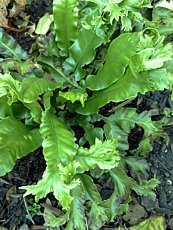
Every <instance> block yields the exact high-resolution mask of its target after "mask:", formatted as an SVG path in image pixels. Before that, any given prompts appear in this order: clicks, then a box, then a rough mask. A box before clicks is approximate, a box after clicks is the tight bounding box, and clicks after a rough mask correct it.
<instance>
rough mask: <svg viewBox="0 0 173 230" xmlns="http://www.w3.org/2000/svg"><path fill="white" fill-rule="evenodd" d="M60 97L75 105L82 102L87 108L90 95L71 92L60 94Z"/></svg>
mask: <svg viewBox="0 0 173 230" xmlns="http://www.w3.org/2000/svg"><path fill="white" fill-rule="evenodd" d="M59 95H60V96H61V97H63V98H65V99H66V100H69V101H71V102H72V103H74V102H75V101H80V103H81V105H82V107H84V106H85V101H86V100H87V97H88V94H87V93H81V92H79V91H76V92H75V91H69V92H61V91H60V92H59Z"/></svg>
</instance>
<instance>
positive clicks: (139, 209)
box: [0, 0, 173, 230]
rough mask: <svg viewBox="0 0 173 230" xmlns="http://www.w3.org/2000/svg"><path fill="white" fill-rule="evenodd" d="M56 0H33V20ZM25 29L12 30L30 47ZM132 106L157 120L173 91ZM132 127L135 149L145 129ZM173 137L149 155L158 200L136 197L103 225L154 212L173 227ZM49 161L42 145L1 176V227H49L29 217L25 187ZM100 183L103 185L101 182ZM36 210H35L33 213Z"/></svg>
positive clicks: (107, 108)
mask: <svg viewBox="0 0 173 230" xmlns="http://www.w3.org/2000/svg"><path fill="white" fill-rule="evenodd" d="M51 9H52V0H42V1H38V0H33V1H32V4H31V5H29V6H28V7H27V8H26V13H27V14H28V15H31V18H30V21H31V22H32V23H37V21H38V19H39V18H40V17H41V16H43V15H44V14H45V13H46V12H51ZM25 32H26V31H23V32H22V33H17V32H15V33H11V34H12V35H13V36H14V37H15V38H16V40H17V41H18V42H19V44H21V45H22V47H23V48H24V49H25V50H27V51H29V50H30V48H31V46H32V44H33V42H34V40H35V38H32V37H30V36H29V35H27V34H26V33H25ZM114 106H115V103H110V104H108V105H106V106H105V107H103V108H102V109H101V110H100V113H101V114H103V115H105V116H107V115H109V113H110V111H111V110H112V109H113V108H114ZM128 106H131V107H135V108H137V111H138V112H142V111H144V110H148V111H149V110H150V111H152V113H153V120H158V119H160V118H161V117H162V113H163V110H164V108H165V107H172V104H171V102H170V93H169V92H168V91H163V92H155V93H147V94H146V95H145V96H142V95H139V96H138V97H137V99H135V100H132V101H130V103H129V104H128ZM73 128H74V131H75V133H76V137H77V138H80V137H81V136H82V135H83V130H81V129H80V128H79V127H78V126H74V127H73ZM136 130H138V129H137V127H136V129H133V130H132V131H131V135H130V137H129V142H130V148H131V149H133V148H134V147H136V145H137V144H138V143H139V141H140V140H141V137H142V133H139V132H136ZM166 131H167V133H168V135H169V137H170V140H172V141H170V142H169V144H167V143H165V141H163V139H157V140H156V141H155V142H154V148H153V151H152V152H151V153H150V154H149V155H148V157H147V161H148V164H149V166H150V170H149V171H148V177H149V178H151V177H153V176H156V177H157V178H158V179H159V181H160V185H159V186H158V187H157V189H156V195H157V198H156V200H151V199H150V198H148V197H142V198H139V197H136V200H134V201H133V202H132V203H131V205H130V214H127V215H124V216H123V217H122V218H120V219H118V220H117V222H115V223H112V224H111V225H108V226H105V227H103V228H102V229H104V230H109V229H116V228H115V227H117V224H118V223H124V225H125V226H127V227H128V226H129V225H133V224H136V223H138V222H139V221H141V219H143V218H147V217H149V216H151V215H153V214H156V215H162V216H164V217H165V218H166V224H167V229H173V157H172V155H173V127H169V128H167V129H166ZM45 167H46V164H45V161H44V158H43V155H42V150H41V149H38V150H37V151H35V152H34V153H31V154H29V155H28V156H26V157H23V158H22V159H20V160H18V161H17V163H16V165H15V167H14V169H13V170H12V172H10V173H8V174H7V175H6V176H5V177H3V178H0V229H21V230H22V229H26V230H27V229H45V227H43V225H44V219H43V217H42V216H41V215H35V216H34V217H33V218H32V220H29V219H28V212H27V208H26V204H31V205H32V201H34V198H33V197H32V196H29V197H26V198H23V193H24V191H23V190H21V189H19V188H20V187H21V186H24V185H30V184H35V183H37V181H38V180H39V179H40V178H41V176H42V174H43V172H44V170H45ZM99 186H102V185H101V184H100V185H99ZM111 192H112V190H111V189H107V188H105V187H104V186H102V187H101V196H102V197H103V198H104V199H106V198H107V197H109V196H110V194H111ZM48 198H49V200H50V202H51V204H52V206H56V205H57V202H56V200H55V199H54V197H53V195H52V194H50V195H49V196H48ZM44 202H45V200H41V201H40V203H39V206H38V207H37V209H36V213H38V212H42V211H43V207H42V206H44ZM32 212H34V211H33V210H32V211H31V213H30V214H32Z"/></svg>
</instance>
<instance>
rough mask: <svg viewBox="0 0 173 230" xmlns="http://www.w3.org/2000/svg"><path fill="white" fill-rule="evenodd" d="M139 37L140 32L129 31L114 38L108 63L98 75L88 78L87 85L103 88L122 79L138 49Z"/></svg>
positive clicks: (108, 55) (96, 88)
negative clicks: (131, 32)
mask: <svg viewBox="0 0 173 230" xmlns="http://www.w3.org/2000/svg"><path fill="white" fill-rule="evenodd" d="M139 38H140V36H139V33H133V34H130V33H127V34H122V35H120V36H118V37H117V38H116V39H115V40H113V42H112V43H111V44H110V46H109V49H108V53H107V56H106V63H105V64H104V65H103V66H102V67H101V68H100V70H99V71H98V73H97V75H96V76H90V78H88V80H87V81H86V86H87V87H88V88H90V89H91V90H101V89H104V88H106V87H108V86H110V85H112V84H113V83H114V82H116V81H118V80H119V79H121V77H122V76H123V75H124V73H125V71H126V68H127V66H128V65H129V62H130V59H131V56H132V55H133V54H135V52H136V51H137V48H138V43H139Z"/></svg>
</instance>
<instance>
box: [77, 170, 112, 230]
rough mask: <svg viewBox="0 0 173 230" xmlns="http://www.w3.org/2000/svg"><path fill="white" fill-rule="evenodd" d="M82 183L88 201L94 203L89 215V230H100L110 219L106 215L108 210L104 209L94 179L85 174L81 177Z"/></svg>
mask: <svg viewBox="0 0 173 230" xmlns="http://www.w3.org/2000/svg"><path fill="white" fill-rule="evenodd" d="M80 179H81V182H82V188H83V191H84V192H85V195H86V200H89V201H91V202H92V205H91V209H90V211H89V213H88V216H89V220H88V225H89V229H94V230H97V229H100V227H101V226H102V225H103V224H104V223H105V222H107V220H108V217H107V215H105V214H106V209H105V208H104V207H102V199H101V196H100V193H99V192H98V189H97V187H96V185H95V184H94V182H93V180H92V178H91V177H90V176H87V175H85V174H82V175H80Z"/></svg>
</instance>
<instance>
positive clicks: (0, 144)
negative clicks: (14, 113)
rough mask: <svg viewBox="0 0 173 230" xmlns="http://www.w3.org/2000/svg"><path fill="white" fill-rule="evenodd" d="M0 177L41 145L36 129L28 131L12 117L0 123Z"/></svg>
mask: <svg viewBox="0 0 173 230" xmlns="http://www.w3.org/2000/svg"><path fill="white" fill-rule="evenodd" d="M0 126H1V129H0V176H3V175H5V174H6V173H7V172H10V171H11V170H12V168H13V166H14V164H15V161H16V160H17V159H19V158H21V157H23V156H25V155H27V154H28V153H30V152H32V151H34V150H35V149H37V148H38V147H39V146H40V145H41V137H40V134H39V131H38V129H34V130H31V131H30V130H29V129H28V128H27V127H26V126H25V125H24V124H23V123H21V122H20V121H18V120H17V119H16V118H14V117H7V118H4V119H3V120H1V121H0Z"/></svg>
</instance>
